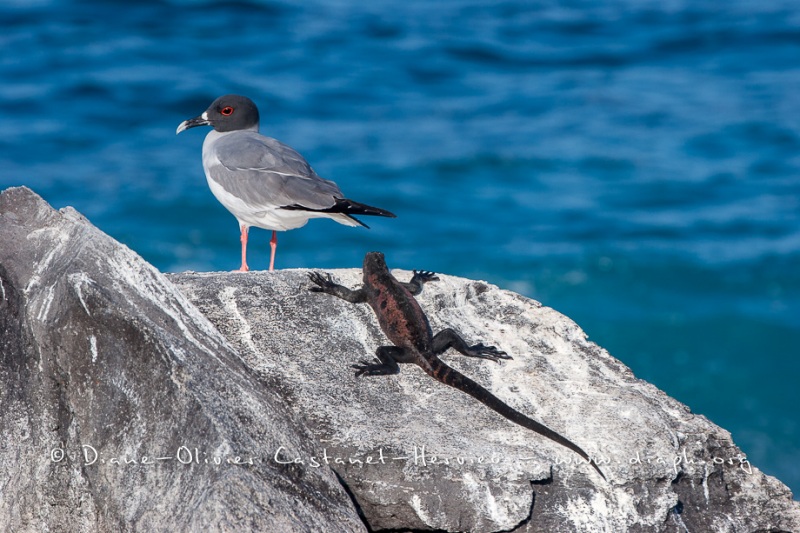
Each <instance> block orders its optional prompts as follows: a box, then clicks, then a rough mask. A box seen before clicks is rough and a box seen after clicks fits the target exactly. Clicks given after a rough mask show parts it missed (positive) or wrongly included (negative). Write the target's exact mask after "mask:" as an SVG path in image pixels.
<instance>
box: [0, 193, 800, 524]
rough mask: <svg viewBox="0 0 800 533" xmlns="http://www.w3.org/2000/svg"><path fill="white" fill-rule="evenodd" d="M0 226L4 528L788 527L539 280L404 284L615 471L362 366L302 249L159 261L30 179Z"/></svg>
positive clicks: (761, 481)
mask: <svg viewBox="0 0 800 533" xmlns="http://www.w3.org/2000/svg"><path fill="white" fill-rule="evenodd" d="M0 228H2V231H0V288H2V291H0V331H1V332H2V336H0V350H1V355H0V431H2V433H3V435H4V439H3V440H2V443H0V465H2V472H3V474H4V476H3V477H1V478H0V531H48V530H49V531H201V530H203V531H250V530H256V531H275V532H278V531H280V532H284V531H326V532H327V531H363V530H366V527H365V525H364V524H365V523H366V524H367V526H368V527H369V529H372V530H375V531H378V530H382V529H390V530H395V531H411V530H442V531H481V532H484V531H486V532H488V531H527V532H534V531H536V532H540V531H541V532H554V531H559V532H560V531H609V532H623V531H634V532H635V531H642V532H644V531H647V532H650V531H665V532H666V531H670V532H672V531H703V532H716V531H719V532H723V531H724V532H751V531H752V532H755V531H800V505H799V504H798V503H797V502H794V501H793V500H792V496H791V493H790V492H789V490H788V489H787V488H786V487H785V486H784V485H783V484H781V483H780V482H779V481H777V480H776V479H774V478H771V477H769V476H766V475H764V474H763V473H761V472H760V471H759V470H758V469H757V468H756V467H755V466H754V465H751V464H750V463H749V462H748V461H747V460H746V458H745V457H744V456H743V454H742V453H741V452H740V450H739V449H738V448H737V447H736V446H735V444H734V443H733V442H732V441H731V438H730V435H729V434H728V433H727V432H726V431H725V430H723V429H721V428H719V427H718V426H715V425H714V424H712V423H711V422H709V421H708V420H707V419H705V418H704V417H702V416H698V415H694V414H692V413H691V412H690V411H689V409H688V408H687V407H686V406H684V405H682V404H680V403H679V402H677V401H675V400H673V399H671V398H669V397H668V396H666V395H665V394H664V393H663V392H661V391H659V390H658V389H656V388H655V387H653V386H652V385H649V384H648V383H645V382H643V381H641V380H638V379H636V378H635V376H633V375H632V374H631V372H630V370H629V369H628V368H627V367H625V366H624V365H623V364H622V363H621V362H619V361H618V360H616V359H614V358H613V357H611V356H610V355H609V354H608V353H606V352H605V351H604V350H603V349H601V348H599V347H598V346H596V345H595V344H593V343H591V342H588V341H587V339H586V336H585V335H584V333H583V332H582V331H581V330H580V328H578V326H576V325H575V324H574V323H573V322H572V321H570V320H569V319H568V318H566V317H564V316H563V315H560V314H559V313H557V312H555V311H554V310H552V309H549V308H547V307H543V306H541V305H540V304H539V303H537V302H535V301H533V300H530V299H527V298H524V297H522V296H519V295H517V294H514V293H511V292H507V291H503V290H500V289H498V288H497V287H494V286H491V285H488V284H486V283H483V282H476V281H470V280H465V279H460V278H453V277H449V276H441V278H442V279H441V281H439V282H435V283H429V284H427V285H426V288H425V291H424V292H423V294H422V295H421V296H420V297H419V300H420V303H421V305H422V307H423V309H424V310H425V311H426V312H427V313H428V315H429V317H430V320H431V323H432V325H433V328H434V330H439V329H442V328H445V327H452V328H454V329H457V330H458V331H460V332H461V333H462V334H463V335H464V336H465V337H466V338H467V340H469V341H472V342H478V341H482V342H484V343H486V344H493V345H495V346H498V347H499V348H501V349H503V350H505V351H507V352H508V353H509V354H512V355H513V356H514V359H513V360H512V361H505V362H502V363H500V364H495V363H491V362H488V361H481V360H474V359H471V358H465V357H462V356H459V355H457V354H455V355H451V354H447V355H446V356H445V358H446V359H447V362H448V364H451V365H452V366H454V367H455V368H457V369H458V370H461V371H462V372H463V373H465V374H467V375H469V376H471V377H473V378H474V379H475V380H477V381H479V382H480V383H482V384H483V385H484V386H486V387H487V388H488V389H490V390H492V391H493V392H494V393H495V394H496V395H497V396H499V397H500V398H502V399H503V400H504V401H506V402H507V403H509V404H510V405H512V406H513V407H515V408H517V409H518V410H520V411H522V412H524V413H527V414H529V415H530V416H531V417H533V418H535V419H537V420H539V421H542V422H544V423H545V424H547V425H548V426H550V427H551V428H553V429H554V430H556V431H558V432H559V433H561V434H563V435H565V436H566V437H568V438H569V439H571V440H573V441H574V442H576V443H577V444H579V445H580V446H581V447H582V448H584V449H586V450H587V451H589V452H590V453H592V454H593V455H594V456H595V457H596V459H597V460H598V462H600V463H601V468H602V469H603V471H604V473H605V475H606V476H607V478H608V481H604V480H603V479H602V478H601V477H600V476H599V475H597V473H596V472H594V471H593V470H592V468H591V467H589V466H588V465H586V464H583V463H582V462H581V461H580V460H579V458H578V457H577V456H576V455H575V454H573V453H572V452H570V451H569V450H566V449H564V448H562V447H559V446H558V445H556V444H554V443H552V442H550V441H548V440H546V439H543V438H542V437H540V436H539V435H537V434H535V433H532V432H530V431H528V430H525V429H523V428H520V427H518V426H515V425H514V424H512V423H510V422H508V421H507V420H506V419H504V418H502V417H500V416H498V415H496V414H495V413H493V412H492V411H490V410H488V409H487V408H485V407H484V406H483V405H481V404H480V403H478V402H477V401H475V400H473V399H472V398H471V397H469V396H467V395H465V394H463V393H460V392H459V391H456V390H454V389H451V388H449V387H446V386H444V385H442V384H440V383H438V382H436V381H434V380H432V379H431V378H430V377H428V376H427V375H426V374H424V373H423V372H422V371H421V370H420V369H418V368H416V367H413V366H412V367H408V366H407V365H406V367H404V368H403V369H402V372H401V373H400V374H399V375H396V376H389V377H370V378H358V379H357V378H355V376H354V372H353V369H352V368H351V365H352V364H354V363H357V362H359V361H360V360H362V359H370V358H371V357H372V354H373V353H374V351H375V348H376V347H377V346H379V345H382V344H386V339H385V338H384V337H383V334H382V333H381V331H380V330H379V328H378V325H377V322H376V320H375V317H374V315H373V313H372V311H371V310H370V309H369V308H368V307H366V306H357V305H353V304H348V303H346V302H343V301H341V300H338V299H336V298H333V297H330V296H328V295H325V294H319V293H312V292H309V291H308V287H309V286H310V284H309V282H308V279H307V274H308V271H301V270H288V271H280V272H275V273H265V272H264V273H262V272H250V273H246V274H240V273H212V274H195V273H186V274H179V275H170V276H163V275H161V274H160V273H158V272H157V271H155V270H154V269H153V268H152V267H150V266H149V265H147V264H146V263H144V262H143V261H142V260H141V258H139V257H138V256H136V254H134V253H133V252H131V251H130V250H129V249H127V248H126V247H124V246H122V245H120V244H119V243H117V242H115V241H113V239H111V238H109V237H108V236H106V235H104V234H103V233H102V232H100V231H98V230H97V229H96V228H94V227H93V226H92V225H91V224H90V223H89V222H87V221H86V220H85V219H84V218H83V217H81V216H80V215H79V214H78V213H76V212H75V211H74V210H72V209H69V208H67V209H64V210H61V211H55V210H53V209H52V208H50V207H49V206H48V205H47V204H46V203H45V202H44V201H42V200H41V199H40V198H39V197H37V196H36V195H35V194H33V193H32V192H30V191H29V190H27V189H11V190H8V191H5V192H4V193H3V194H2V195H1V196H0ZM388 260H389V262H390V263H391V257H389V258H388ZM420 266H424V265H420ZM333 274H334V276H335V277H336V278H337V280H338V281H339V282H340V283H343V284H345V285H347V286H355V285H357V284H358V283H359V277H360V271H359V270H358V269H351V270H337V271H333ZM396 275H397V276H398V277H399V278H401V279H403V278H408V277H410V273H408V272H396ZM237 456H238V457H239V459H238V460H236V457H237ZM217 462H219V463H220V464H216V463H217ZM251 462H252V464H250V463H251ZM357 513H359V514H357ZM359 515H360V517H361V519H359Z"/></svg>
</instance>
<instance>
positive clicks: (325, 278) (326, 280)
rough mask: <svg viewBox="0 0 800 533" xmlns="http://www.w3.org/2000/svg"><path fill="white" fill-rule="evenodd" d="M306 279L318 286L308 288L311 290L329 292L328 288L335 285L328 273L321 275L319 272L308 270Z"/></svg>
mask: <svg viewBox="0 0 800 533" xmlns="http://www.w3.org/2000/svg"><path fill="white" fill-rule="evenodd" d="M308 279H310V280H311V282H312V283H315V284H317V285H318V287H311V288H310V289H309V290H310V291H312V292H329V290H330V289H331V288H333V287H335V286H336V283H335V282H334V281H333V278H332V277H331V275H330V274H325V275H322V274H320V273H319V272H309V273H308Z"/></svg>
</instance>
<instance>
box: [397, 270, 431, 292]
mask: <svg viewBox="0 0 800 533" xmlns="http://www.w3.org/2000/svg"><path fill="white" fill-rule="evenodd" d="M429 281H439V277H438V276H437V275H436V274H435V273H434V272H428V271H427V270H415V271H414V277H412V278H411V281H409V282H408V283H401V285H402V286H403V287H405V288H406V289H408V292H410V293H411V294H413V295H414V296H416V295H417V294H419V293H421V292H422V286H423V285H424V284H425V283H428V282H429Z"/></svg>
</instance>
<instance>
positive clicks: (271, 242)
mask: <svg viewBox="0 0 800 533" xmlns="http://www.w3.org/2000/svg"><path fill="white" fill-rule="evenodd" d="M269 247H270V248H271V251H270V254H269V271H270V272H273V271H274V270H275V250H277V249H278V232H277V231H275V230H272V238H271V239H270V240H269Z"/></svg>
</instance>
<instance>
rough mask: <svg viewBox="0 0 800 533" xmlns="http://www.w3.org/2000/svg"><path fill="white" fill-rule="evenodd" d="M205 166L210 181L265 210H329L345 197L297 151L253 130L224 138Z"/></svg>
mask: <svg viewBox="0 0 800 533" xmlns="http://www.w3.org/2000/svg"><path fill="white" fill-rule="evenodd" d="M209 155H210V157H208V158H207V160H206V161H205V163H206V164H207V169H208V172H209V175H210V177H211V179H213V180H214V181H216V182H217V183H219V184H220V185H221V186H222V187H223V188H224V189H225V190H226V191H228V192H229V193H231V194H232V195H234V196H236V197H237V198H240V199H241V200H243V201H244V202H246V203H248V204H250V205H254V206H258V205H263V206H265V207H284V206H302V207H306V208H309V209H312V210H317V209H327V208H330V207H332V206H333V205H334V204H335V203H336V198H344V196H343V194H342V191H341V190H340V189H339V187H338V186H337V185H336V184H335V183H334V182H332V181H329V180H326V179H322V178H320V177H319V176H318V175H317V173H316V172H314V169H312V168H311V166H310V165H309V164H308V162H307V161H306V160H305V159H304V158H303V156H301V155H300V154H299V153H297V152H296V151H295V150H293V149H292V148H290V147H289V146H286V145H285V144H283V143H281V142H280V141H278V140H276V139H272V138H270V137H265V136H263V135H260V134H258V133H256V132H254V131H237V132H233V133H230V134H228V135H224V136H222V137H220V138H219V139H217V140H216V142H215V143H214V145H213V154H209Z"/></svg>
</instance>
